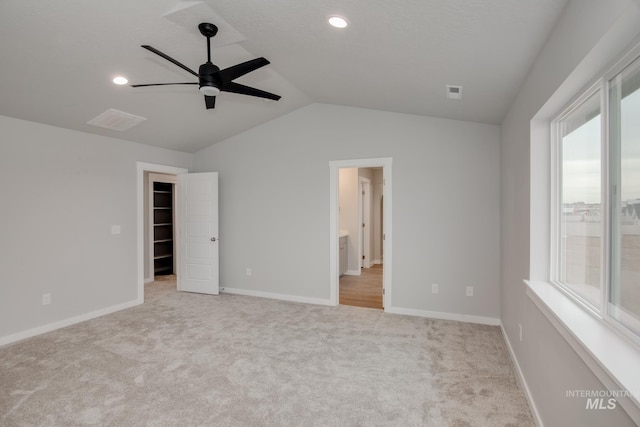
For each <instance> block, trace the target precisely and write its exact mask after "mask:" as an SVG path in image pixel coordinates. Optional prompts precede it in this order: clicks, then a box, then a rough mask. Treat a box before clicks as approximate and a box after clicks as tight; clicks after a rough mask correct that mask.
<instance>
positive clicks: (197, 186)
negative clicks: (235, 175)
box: [177, 172, 219, 295]
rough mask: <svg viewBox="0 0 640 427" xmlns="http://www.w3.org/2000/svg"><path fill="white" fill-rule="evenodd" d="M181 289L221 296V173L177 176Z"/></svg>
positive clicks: (179, 284)
mask: <svg viewBox="0 0 640 427" xmlns="http://www.w3.org/2000/svg"><path fill="white" fill-rule="evenodd" d="M178 203H179V210H178V218H177V222H178V224H179V233H180V234H179V239H178V240H179V247H178V274H177V276H178V290H179V291H186V292H198V293H202V294H213V295H218V293H219V277H218V276H219V274H218V273H219V269H218V173H217V172H208V173H190V174H183V175H178Z"/></svg>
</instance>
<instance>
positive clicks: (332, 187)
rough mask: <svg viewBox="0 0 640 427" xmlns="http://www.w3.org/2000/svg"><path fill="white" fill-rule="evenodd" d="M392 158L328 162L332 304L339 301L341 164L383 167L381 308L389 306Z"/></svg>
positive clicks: (390, 290)
mask: <svg viewBox="0 0 640 427" xmlns="http://www.w3.org/2000/svg"><path fill="white" fill-rule="evenodd" d="M392 163H393V158H391V157H381V158H373V159H354V160H334V161H330V162H329V301H330V302H331V305H338V301H339V293H338V286H339V283H340V279H339V277H340V269H339V265H340V259H339V258H340V251H339V246H338V244H339V236H338V234H339V230H338V216H339V212H338V197H339V190H338V172H339V169H340V168H370V167H382V171H383V173H382V179H383V190H382V194H383V195H384V201H385V202H384V206H383V209H384V212H383V226H382V229H383V230H384V231H383V233H384V236H383V237H384V238H383V240H382V247H383V249H382V253H383V254H384V258H385V268H384V271H383V277H382V281H383V286H384V292H385V293H384V297H383V298H384V310H385V311H387V310H388V309H389V308H390V307H391V306H392V286H391V278H392V275H391V267H392V266H393V244H392V239H393V233H392V224H393V221H392V206H393V193H392V185H391V177H392V173H391V165H392Z"/></svg>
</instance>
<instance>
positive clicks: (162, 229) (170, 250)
mask: <svg viewBox="0 0 640 427" xmlns="http://www.w3.org/2000/svg"><path fill="white" fill-rule="evenodd" d="M145 178H146V180H145V181H146V182H148V185H147V186H146V198H147V200H148V202H147V203H148V212H149V214H148V216H147V217H146V224H145V227H146V229H147V230H146V233H145V240H146V241H147V245H146V249H147V250H146V253H147V254H146V257H145V258H146V263H145V283H149V282H153V281H155V280H156V279H159V278H160V277H159V276H175V272H176V259H177V257H176V244H177V240H176V237H177V233H176V216H175V213H176V211H175V206H176V191H175V189H176V184H177V182H178V179H177V176H176V175H169V174H159V173H151V172H146V173H145ZM174 278H175V277H174Z"/></svg>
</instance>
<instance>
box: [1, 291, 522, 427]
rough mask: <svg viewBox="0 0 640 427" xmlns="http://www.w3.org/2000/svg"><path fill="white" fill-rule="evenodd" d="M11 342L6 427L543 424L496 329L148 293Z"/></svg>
mask: <svg viewBox="0 0 640 427" xmlns="http://www.w3.org/2000/svg"><path fill="white" fill-rule="evenodd" d="M145 297H146V301H145V303H144V304H143V305H140V306H137V307H134V308H131V309H127V310H123V311H120V312H117V313H114V314H111V315H108V316H104V317H101V318H98V319H94V320H91V321H87V322H83V323H81V324H77V325H74V326H70V327H67V328H64V329H60V330H57V331H54V332H50V333H47V334H43V335H40V336H37V337H34V338H31V339H27V340H24V341H21V342H18V343H14V344H11V345H7V346H4V347H2V348H0V425H2V426H80V425H98V426H195V425H199V426H436V427H440V426H491V427H495V426H518V427H521V426H534V425H535V424H534V423H533V420H532V417H531V414H530V411H529V408H528V406H527V402H526V400H525V398H524V395H523V393H522V391H521V389H520V388H519V386H518V383H517V381H516V378H515V375H514V370H513V367H512V364H511V361H510V358H509V355H508V353H507V350H506V347H505V343H504V341H503V337H502V335H501V332H500V329H499V328H498V327H492V326H483V325H476V324H469V323H461V322H454V321H443V320H432V319H424V318H417V317H409V316H401V315H392V314H385V313H384V312H383V311H382V310H373V309H365V308H357V307H348V306H337V307H324V306H315V305H308V304H298V303H291V302H283V301H276V300H269V299H263V298H253V297H247V296H238V295H228V294H222V295H219V296H208V295H198V294H189V293H182V292H177V291H176V290H175V284H174V283H173V282H170V281H169V282H166V281H165V282H154V283H152V284H149V285H147V286H146V287H145Z"/></svg>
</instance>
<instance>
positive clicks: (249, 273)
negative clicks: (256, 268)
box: [246, 268, 251, 276]
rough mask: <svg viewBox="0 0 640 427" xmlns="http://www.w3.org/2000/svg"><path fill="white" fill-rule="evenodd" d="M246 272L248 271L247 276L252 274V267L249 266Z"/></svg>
mask: <svg viewBox="0 0 640 427" xmlns="http://www.w3.org/2000/svg"><path fill="white" fill-rule="evenodd" d="M246 273H247V276H251V269H250V268H247V271H246Z"/></svg>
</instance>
